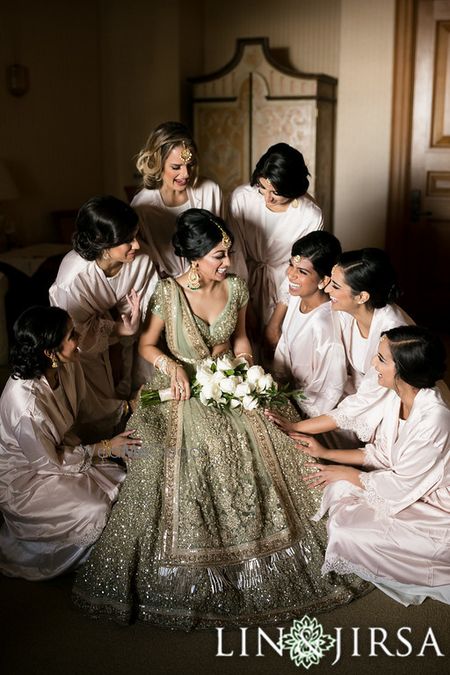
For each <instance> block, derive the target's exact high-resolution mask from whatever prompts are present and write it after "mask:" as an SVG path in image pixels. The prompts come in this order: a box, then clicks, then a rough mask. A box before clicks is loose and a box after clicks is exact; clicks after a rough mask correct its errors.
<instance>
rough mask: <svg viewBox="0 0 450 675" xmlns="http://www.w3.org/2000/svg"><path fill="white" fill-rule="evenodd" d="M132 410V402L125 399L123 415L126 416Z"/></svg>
mask: <svg viewBox="0 0 450 675" xmlns="http://www.w3.org/2000/svg"><path fill="white" fill-rule="evenodd" d="M129 412H130V404H129V402H128V401H123V411H122V415H123V417H126V416H127V415H128V413H129Z"/></svg>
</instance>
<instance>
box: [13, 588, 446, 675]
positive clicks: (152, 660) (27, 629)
mask: <svg viewBox="0 0 450 675" xmlns="http://www.w3.org/2000/svg"><path fill="white" fill-rule="evenodd" d="M71 585H72V577H71V576H70V575H69V576H66V577H62V578H60V579H56V580H54V581H50V582H44V583H31V582H26V581H21V580H16V579H7V578H6V577H2V576H1V575H0V599H1V600H0V601H1V618H0V645H1V646H0V673H2V675H81V674H85V675H90V674H91V673H92V674H95V675H122V674H123V675H125V674H126V675H160V674H161V675H162V674H164V675H175V674H176V675H194V674H196V675H197V674H198V675H203V674H205V675H206V674H208V675H216V674H217V675H241V674H244V673H246V674H247V673H255V674H259V673H261V675H287V674H293V673H302V672H309V673H312V674H313V675H314V673H320V674H322V673H334V674H335V675H340V674H344V673H363V674H364V675H370V674H371V673H383V674H386V675H389V674H391V673H392V674H395V675H397V674H398V675H402V674H405V675H406V674H408V675H415V674H416V673H417V674H419V673H420V674H424V675H428V674H430V675H433V674H437V673H439V674H440V673H442V674H443V673H449V672H450V606H447V605H442V604H440V603H438V602H434V601H430V600H428V601H426V602H425V603H424V604H423V605H421V606H418V607H408V608H406V607H403V606H402V605H399V604H398V603H396V602H394V601H393V600H391V599H389V598H388V597H386V596H385V595H383V594H382V593H380V591H373V592H372V593H370V594H369V595H367V596H366V597H364V598H362V599H361V600H357V601H355V602H353V603H352V604H350V605H349V606H347V607H344V608H341V609H338V610H335V611H333V612H331V613H329V614H320V615H317V617H316V618H317V620H318V621H319V622H320V623H321V624H323V628H324V632H326V633H329V634H331V635H333V636H335V635H336V631H335V628H338V627H341V628H342V631H341V635H342V638H341V642H342V656H341V658H340V660H339V662H338V663H336V665H334V666H332V665H331V664H332V662H333V661H334V659H335V658H336V652H335V647H333V648H332V649H331V650H330V651H328V652H326V654H325V655H324V656H323V658H322V659H321V660H320V662H319V665H312V666H311V667H310V668H309V670H308V671H307V670H306V669H305V668H304V667H303V666H296V665H295V664H294V662H293V661H291V660H290V658H289V655H288V653H287V652H284V653H283V656H279V655H278V654H276V653H275V652H274V651H273V650H272V649H271V648H270V647H269V646H267V645H266V644H265V643H263V648H262V651H263V654H264V656H256V650H257V636H256V631H255V630H253V629H249V630H248V635H247V652H248V654H249V656H240V655H239V654H240V651H241V646H240V634H239V632H238V631H232V632H225V633H224V636H223V652H231V651H232V650H234V655H233V656H228V657H218V656H216V653H217V645H218V641H217V634H216V633H215V632H214V631H206V632H205V631H202V632H193V633H182V632H176V631H164V630H160V629H156V628H153V627H152V626H149V625H146V624H134V625H132V626H120V625H117V624H115V623H113V622H108V621H103V620H101V621H94V620H91V619H89V618H88V617H86V616H84V615H83V614H81V613H80V612H79V611H78V610H77V609H76V608H75V607H74V606H73V605H72V603H71V599H70V591H71ZM298 618H299V619H301V618H302V617H298ZM352 627H355V628H356V627H358V628H359V633H358V638H359V654H360V656H352V651H353V636H354V632H356V631H352ZM369 627H372V628H375V627H379V628H384V629H385V630H386V631H387V638H386V641H385V644H386V647H387V648H388V649H389V650H390V652H391V653H393V654H395V652H396V651H398V652H399V653H400V654H402V653H403V654H404V653H406V652H407V651H408V649H409V648H408V647H407V645H406V644H405V643H403V642H401V641H400V640H399V639H398V638H397V631H398V629H399V628H402V627H404V629H403V631H402V635H403V637H404V639H406V640H408V642H410V643H411V645H412V654H411V656H407V657H402V656H388V655H387V654H384V653H383V651H382V649H381V648H380V647H377V648H376V654H377V655H376V656H369V654H370V631H369ZM290 628H291V624H289V626H288V627H287V628H286V632H287V631H288V630H290ZM407 628H410V629H411V631H410V632H408V630H407ZM430 628H431V630H432V634H433V635H432V636H431V634H429V640H428V643H429V644H431V643H432V641H433V636H434V639H435V641H436V644H437V646H438V647H439V649H440V651H441V652H442V653H443V654H444V656H441V657H439V656H437V655H436V651H435V648H433V647H427V648H425V650H424V655H423V656H417V654H418V652H419V651H420V650H421V648H422V645H423V642H424V639H425V636H426V634H427V631H429V629H430ZM265 632H266V633H267V635H268V636H269V637H270V638H271V639H272V640H273V641H276V640H277V639H278V631H277V629H276V628H273V627H272V628H266V629H265ZM375 633H376V634H377V635H376V636H377V637H378V638H379V637H380V635H381V632H380V631H375Z"/></svg>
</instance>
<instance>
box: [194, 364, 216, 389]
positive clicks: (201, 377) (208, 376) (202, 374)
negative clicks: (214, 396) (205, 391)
mask: <svg viewBox="0 0 450 675" xmlns="http://www.w3.org/2000/svg"><path fill="white" fill-rule="evenodd" d="M213 376H214V373H213V372H212V371H211V370H210V369H209V368H208V367H206V366H204V365H201V366H198V368H197V372H196V374H195V377H196V379H197V380H198V382H200V384H201V385H205V384H208V383H209V382H212V379H213Z"/></svg>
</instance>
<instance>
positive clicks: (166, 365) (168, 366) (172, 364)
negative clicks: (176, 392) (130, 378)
mask: <svg viewBox="0 0 450 675" xmlns="http://www.w3.org/2000/svg"><path fill="white" fill-rule="evenodd" d="M153 365H154V367H155V368H156V369H157V370H160V371H161V372H162V373H164V375H171V374H172V372H173V371H174V370H175V369H176V368H177V362H176V361H174V360H173V359H169V357H168V356H166V355H165V354H160V355H159V356H157V357H156V359H155V360H154V362H153Z"/></svg>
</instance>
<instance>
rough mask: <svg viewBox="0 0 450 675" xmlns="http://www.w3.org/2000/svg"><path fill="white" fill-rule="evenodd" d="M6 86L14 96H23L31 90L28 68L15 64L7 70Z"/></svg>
mask: <svg viewBox="0 0 450 675" xmlns="http://www.w3.org/2000/svg"><path fill="white" fill-rule="evenodd" d="M6 86H7V88H8V91H9V93H10V94H12V95H13V96H23V95H24V94H26V93H27V91H28V90H29V88H30V76H29V71H28V68H27V67H26V66H22V65H20V63H13V64H12V65H11V66H8V67H7V68H6Z"/></svg>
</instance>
